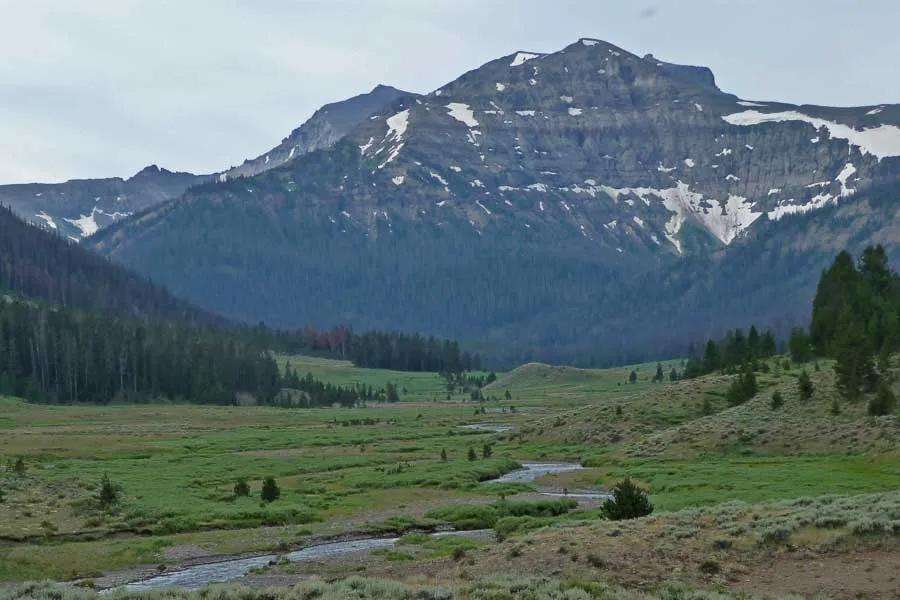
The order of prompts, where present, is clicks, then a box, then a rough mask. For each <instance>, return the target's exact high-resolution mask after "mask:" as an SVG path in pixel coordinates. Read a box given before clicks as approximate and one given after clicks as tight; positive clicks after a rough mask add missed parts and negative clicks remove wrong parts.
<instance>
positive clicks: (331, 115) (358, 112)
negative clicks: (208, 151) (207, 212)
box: [219, 85, 415, 180]
mask: <svg viewBox="0 0 900 600" xmlns="http://www.w3.org/2000/svg"><path fill="white" fill-rule="evenodd" d="M404 96H407V97H414V96H415V94H411V93H409V92H404V91H402V90H398V89H397V88H393V87H391V86H389V85H378V86H375V88H374V89H372V91H371V92H368V93H366V94H359V95H358V96H354V97H353V98H348V99H346V100H341V101H339V102H332V103H330V104H326V105H325V106H323V107H322V108H320V109H319V110H317V111H316V112H315V114H313V116H311V117H310V118H309V119H308V120H307V121H305V122H304V123H303V124H302V125H300V127H298V128H296V129H294V130H293V131H291V133H290V135H288V136H287V137H286V138H284V139H283V140H281V143H280V144H278V145H277V146H275V147H274V148H272V149H271V150H269V151H268V152H265V153H264V154H261V155H260V156H257V157H256V158H253V159H247V160H245V161H244V162H243V164H241V165H240V166H237V167H232V168H230V169H228V170H226V171H224V172H223V173H220V174H219V177H220V179H225V180H227V179H233V178H235V177H251V176H253V175H258V174H260V173H263V172H265V171H268V170H270V169H274V168H275V167H278V166H281V165H283V164H284V163H286V162H288V161H291V160H293V159H294V158H296V157H300V156H302V155H304V154H308V153H310V152H312V151H314V150H319V149H321V148H329V147H331V146H333V145H334V144H335V143H336V142H337V141H338V140H340V139H341V138H343V137H344V136H345V135H347V134H348V133H349V132H350V131H351V130H353V128H355V127H356V126H358V125H359V124H361V123H362V122H363V121H365V120H366V119H367V118H369V117H370V116H371V115H373V114H375V113H376V112H378V111H379V110H381V109H382V108H384V107H385V106H386V105H389V104H391V103H393V102H394V101H395V100H397V99H398V98H401V97H404Z"/></svg>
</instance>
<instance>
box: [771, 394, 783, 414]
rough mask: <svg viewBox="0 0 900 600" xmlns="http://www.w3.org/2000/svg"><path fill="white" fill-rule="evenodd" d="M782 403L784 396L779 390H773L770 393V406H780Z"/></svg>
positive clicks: (774, 407) (773, 407)
mask: <svg viewBox="0 0 900 600" xmlns="http://www.w3.org/2000/svg"><path fill="white" fill-rule="evenodd" d="M783 405H784V398H783V397H782V395H781V392H779V391H778V390H775V392H774V393H773V394H772V401H771V402H770V406H771V407H772V409H773V410H774V409H776V408H781V407H782V406H783Z"/></svg>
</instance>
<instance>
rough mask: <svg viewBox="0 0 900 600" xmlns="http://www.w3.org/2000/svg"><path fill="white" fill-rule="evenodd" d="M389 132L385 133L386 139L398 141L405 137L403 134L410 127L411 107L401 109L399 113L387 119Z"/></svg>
mask: <svg viewBox="0 0 900 600" xmlns="http://www.w3.org/2000/svg"><path fill="white" fill-rule="evenodd" d="M386 123H387V126H388V132H387V133H386V134H385V136H384V137H385V140H390V141H397V142H399V141H400V140H402V139H403V134H404V133H406V129H407V128H408V127H409V109H408V108H407V109H406V110H401V111H400V112H398V113H397V114H395V115H393V116H390V117H388V118H387V120H386Z"/></svg>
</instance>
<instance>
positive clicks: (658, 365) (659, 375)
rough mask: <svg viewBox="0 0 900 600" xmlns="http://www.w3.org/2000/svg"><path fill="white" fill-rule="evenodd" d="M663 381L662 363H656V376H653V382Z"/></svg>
mask: <svg viewBox="0 0 900 600" xmlns="http://www.w3.org/2000/svg"><path fill="white" fill-rule="evenodd" d="M663 379H665V375H664V374H663V368H662V363H656V375H654V376H653V381H662V380H663Z"/></svg>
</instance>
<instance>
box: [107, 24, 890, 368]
mask: <svg viewBox="0 0 900 600" xmlns="http://www.w3.org/2000/svg"><path fill="white" fill-rule="evenodd" d="M311 121H312V120H311ZM898 124H900V106H898V105H883V106H872V107H862V108H841V109H836V108H827V107H816V106H793V105H787V104H784V103H778V102H772V101H756V100H754V101H748V100H741V99H739V98H737V97H735V96H733V95H731V94H728V93H726V92H723V91H721V90H719V89H718V88H717V86H716V84H715V80H714V77H713V75H712V73H711V72H710V71H709V70H708V69H705V68H703V67H693V66H682V65H674V64H669V63H665V62H662V61H660V60H658V59H656V58H654V57H653V56H651V55H648V56H645V57H638V56H636V55H633V54H631V53H629V52H627V51H625V50H623V49H621V48H617V47H615V46H612V45H610V44H607V43H605V42H602V41H599V40H591V39H582V40H578V41H577V42H576V43H574V44H572V45H570V46H568V47H567V48H565V49H563V50H561V51H559V52H555V53H552V54H538V53H531V52H516V53H513V54H511V55H509V56H505V57H502V58H499V59H497V60H494V61H491V62H489V63H487V64H485V65H483V66H482V67H480V68H478V69H475V70H473V71H471V72H469V73H466V74H464V75H462V76H461V77H460V78H458V79H457V80H455V81H453V82H451V83H448V84H447V85H445V86H443V87H442V88H440V89H438V90H435V91H434V92H432V93H430V94H428V95H426V96H420V97H419V96H409V95H400V96H398V97H397V98H396V99H395V100H393V101H392V102H390V103H389V104H388V105H386V106H383V107H382V108H381V109H380V110H378V111H377V112H375V113H374V114H371V115H369V116H368V117H367V118H365V119H361V120H359V121H358V122H357V124H356V125H355V126H352V127H351V128H349V130H348V131H347V132H346V134H345V135H343V137H341V138H340V139H339V140H337V141H336V142H333V141H332V142H331V143H330V145H325V144H324V143H323V144H321V145H320V146H318V149H316V150H314V151H312V152H309V153H308V154H305V155H303V156H301V157H298V158H295V159H293V160H290V161H288V162H286V163H284V164H283V166H280V167H277V168H274V169H270V170H268V171H266V172H263V173H260V174H258V175H256V176H253V177H249V178H246V179H239V180H238V179H232V180H229V179H228V178H221V180H220V181H217V182H216V183H213V184H208V185H203V186H199V187H197V188H194V189H192V190H191V191H190V192H189V193H187V194H186V195H185V196H184V197H182V198H180V199H179V200H178V201H175V202H170V203H167V204H165V205H163V206H160V207H158V208H156V209H154V210H150V211H148V212H146V213H145V214H143V215H140V216H139V217H137V218H133V219H129V220H127V221H125V222H123V223H120V224H117V225H116V226H114V227H111V228H110V229H109V230H108V231H106V232H104V233H103V234H101V235H99V236H97V239H96V240H95V241H94V245H95V247H97V248H98V249H100V250H101V251H103V252H106V253H108V254H109V255H110V256H112V257H114V258H115V259H117V260H121V261H123V262H125V263H126V264H129V265H131V266H134V267H135V268H137V269H139V270H142V271H143V272H145V273H147V274H149V275H151V276H152V277H153V278H154V279H158V280H161V281H164V282H166V283H167V284H169V285H170V286H171V287H172V288H173V289H174V290H176V291H177V292H180V293H183V294H185V295H186V296H187V297H189V298H191V299H192V300H195V301H197V302H199V303H201V304H205V305H207V306H209V307H212V308H215V309H217V310H220V311H223V312H225V313H226V314H229V315H232V316H236V317H240V318H245V319H248V320H255V319H259V318H263V319H265V320H267V321H270V322H272V323H275V324H279V325H302V324H305V323H316V324H320V325H327V324H334V323H342V322H344V323H350V324H352V325H354V326H358V327H390V328H406V329H415V330H423V331H433V332H435V333H442V334H446V335H453V336H454V337H464V338H469V339H471V340H477V341H479V342H480V343H481V344H482V348H481V349H482V350H484V351H486V352H487V353H491V352H493V353H494V354H495V355H502V356H504V357H507V358H509V359H510V360H523V359H528V358H541V359H545V360H553V359H557V360H576V361H579V362H590V357H593V358H594V359H596V361H598V362H606V361H614V360H624V359H629V358H641V357H646V356H650V355H652V354H657V355H658V354H660V353H663V352H666V353H672V352H677V351H683V345H684V344H685V343H686V340H688V339H690V338H691V337H693V336H700V335H706V334H711V333H717V331H718V330H720V329H721V328H723V327H726V326H739V325H746V324H747V322H748V320H749V319H752V320H754V321H756V322H757V324H761V325H767V324H769V323H768V322H767V321H773V322H774V321H775V320H776V319H778V318H782V322H781V324H782V326H783V327H787V326H788V325H789V323H788V321H790V320H794V321H798V320H802V319H804V318H805V315H806V312H807V310H808V302H809V298H810V297H811V294H812V290H811V289H810V288H811V285H812V283H811V279H813V278H814V277H815V276H817V274H818V272H819V270H820V269H821V267H822V266H823V265H824V262H825V261H827V260H829V259H830V257H831V254H832V250H833V247H834V240H835V239H843V240H845V242H846V243H845V244H844V245H845V246H847V247H849V248H850V249H851V250H856V249H857V248H858V247H859V246H861V245H864V244H865V243H867V242H870V241H885V240H887V241H888V242H893V243H894V247H895V246H896V241H897V239H896V225H895V223H896V222H897V219H896V217H897V208H896V207H897V204H896V202H895V200H896V197H897V190H898V188H900V183H898V177H900V127H898ZM301 129H302V128H301ZM313 129H314V128H313V127H312V126H311V127H309V128H307V132H310V133H309V138H308V139H316V140H328V139H330V138H331V137H334V136H336V135H337V133H334V131H332V133H321V132H320V133H317V134H315V135H312V133H311V132H312V131H313ZM298 131H299V130H298ZM295 133H297V132H295ZM304 135H307V133H304ZM296 137H297V139H299V138H300V134H299V133H298V134H297V136H296ZM290 139H291V138H289V140H290ZM316 143H318V142H314V143H313V142H310V144H311V145H309V146H306V148H311V147H312V146H314V145H315V144H316ZM293 144H294V142H293V141H290V142H289V141H287V140H286V142H285V143H284V144H282V146H280V147H279V148H281V150H280V151H281V152H282V153H283V152H284V151H288V152H289V150H288V148H290V147H293V146H292V145H293ZM279 160H280V159H279ZM271 161H272V158H271V155H270V162H271ZM282 162H283V161H282ZM256 164H257V165H258V161H257V163H256ZM810 231H816V232H817V234H816V235H813V236H811V235H809V233H808V232H810ZM800 239H802V240H803V244H802V247H799V246H798V240H800ZM789 249H790V251H791V252H796V253H797V254H796V255H790V254H786V252H788V250H789ZM891 252H893V253H895V254H896V250H893V249H891ZM763 258H765V260H767V261H769V262H768V271H760V270H759V269H758V265H757V264H756V261H759V260H762V259H763ZM736 265H743V267H742V268H737V267H736ZM742 273H747V274H748V275H747V276H746V278H745V279H744V280H743V281H741V282H740V284H741V285H732V284H734V283H738V282H737V281H736V280H735V279H734V278H736V277H737V278H740V277H741V275H742ZM771 274H777V277H778V279H777V280H775V281H770V280H768V279H767V278H768V277H769V275H771ZM747 286H750V288H751V289H753V290H755V289H756V287H758V286H763V287H762V290H763V291H762V292H754V293H753V294H748V293H747V292H746V290H747V289H748V288H747ZM732 289H734V290H737V289H743V290H744V292H742V296H734V295H730V294H732V291H731V290H732ZM710 295H712V296H713V297H710ZM686 307H690V310H687V309H686ZM679 344H681V346H679ZM635 353H636V354H635Z"/></svg>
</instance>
